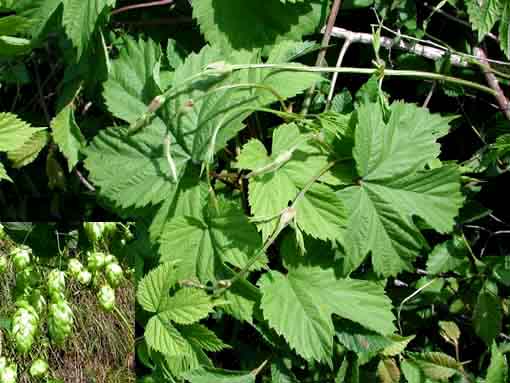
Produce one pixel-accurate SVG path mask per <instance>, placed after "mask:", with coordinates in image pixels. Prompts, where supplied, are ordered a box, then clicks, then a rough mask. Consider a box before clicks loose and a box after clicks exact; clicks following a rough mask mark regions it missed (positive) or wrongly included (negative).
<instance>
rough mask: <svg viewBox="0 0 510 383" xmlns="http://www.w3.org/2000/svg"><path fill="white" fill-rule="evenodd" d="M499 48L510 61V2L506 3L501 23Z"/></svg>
mask: <svg viewBox="0 0 510 383" xmlns="http://www.w3.org/2000/svg"><path fill="white" fill-rule="evenodd" d="M499 46H500V47H501V50H502V51H503V52H505V54H506V57H507V58H509V59H510V1H505V2H504V5H503V12H502V14H501V21H500V22H499Z"/></svg>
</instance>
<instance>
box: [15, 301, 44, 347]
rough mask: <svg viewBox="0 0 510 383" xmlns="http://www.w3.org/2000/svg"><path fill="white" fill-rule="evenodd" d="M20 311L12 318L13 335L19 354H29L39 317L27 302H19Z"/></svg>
mask: <svg viewBox="0 0 510 383" xmlns="http://www.w3.org/2000/svg"><path fill="white" fill-rule="evenodd" d="M18 305H19V307H18V309H17V310H16V312H15V313H14V316H13V318H12V334H13V336H14V341H15V343H16V349H17V350H18V352H20V353H22V354H25V353H27V352H28V351H29V350H30V349H31V348H32V345H33V343H34V339H35V335H36V333H37V327H38V323H39V315H38V314H37V312H36V311H35V309H34V308H33V307H32V306H31V305H30V304H28V303H27V302H25V301H19V302H18Z"/></svg>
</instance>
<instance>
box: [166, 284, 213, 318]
mask: <svg viewBox="0 0 510 383" xmlns="http://www.w3.org/2000/svg"><path fill="white" fill-rule="evenodd" d="M213 307H214V303H213V302H212V300H211V298H210V297H209V296H208V295H207V293H206V292H205V291H204V290H201V289H194V288H183V289H180V290H179V291H177V292H176V293H175V294H174V295H173V296H172V297H170V299H168V300H167V302H166V303H165V314H166V315H167V317H168V318H170V320H172V321H174V322H175V323H179V324H191V323H194V322H198V321H199V320H200V319H203V318H205V317H206V316H207V315H209V313H210V312H211V311H212V309H213Z"/></svg>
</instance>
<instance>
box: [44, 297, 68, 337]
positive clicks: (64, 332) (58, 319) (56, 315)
mask: <svg viewBox="0 0 510 383" xmlns="http://www.w3.org/2000/svg"><path fill="white" fill-rule="evenodd" d="M73 323H74V317H73V311H72V310H71V307H69V304H68V303H67V302H66V301H65V300H60V301H58V302H56V303H52V304H50V307H49V315H48V330H49V333H50V337H51V339H52V340H53V342H55V343H56V344H62V343H64V341H65V340H66V338H67V337H68V336H69V335H70V334H71V331H72V328H73Z"/></svg>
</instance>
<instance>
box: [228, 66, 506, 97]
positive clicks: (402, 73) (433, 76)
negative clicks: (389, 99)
mask: <svg viewBox="0 0 510 383" xmlns="http://www.w3.org/2000/svg"><path fill="white" fill-rule="evenodd" d="M232 69H233V70H241V69H280V70H287V71H291V72H315V73H335V72H338V73H353V74H366V75H372V74H374V73H376V72H377V69H374V68H353V67H342V68H336V67H321V68H319V67H310V66H305V65H302V66H293V65H284V64H246V65H233V66H232ZM384 75H385V76H388V77H410V78H416V79H420V78H422V79H429V80H440V81H445V82H449V83H453V84H457V85H461V86H466V87H469V88H473V89H477V90H479V91H482V92H485V93H488V94H490V95H493V96H495V95H496V91H494V90H493V89H492V88H489V87H487V86H484V85H481V84H478V83H475V82H472V81H468V80H464V79H461V78H457V77H452V76H446V75H443V74H439V73H432V72H422V71H415V70H398V69H384Z"/></svg>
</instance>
